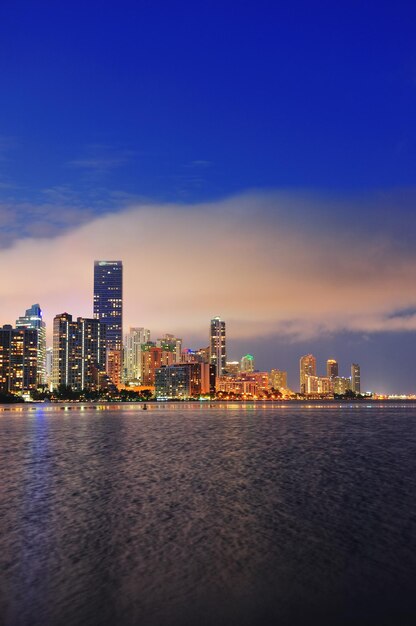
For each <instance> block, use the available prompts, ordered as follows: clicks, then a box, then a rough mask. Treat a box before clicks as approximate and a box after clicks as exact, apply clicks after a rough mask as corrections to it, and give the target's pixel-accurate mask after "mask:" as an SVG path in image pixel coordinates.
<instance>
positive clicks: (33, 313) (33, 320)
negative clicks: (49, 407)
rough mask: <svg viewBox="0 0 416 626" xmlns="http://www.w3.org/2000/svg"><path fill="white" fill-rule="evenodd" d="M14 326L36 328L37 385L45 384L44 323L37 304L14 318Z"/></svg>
mask: <svg viewBox="0 0 416 626" xmlns="http://www.w3.org/2000/svg"><path fill="white" fill-rule="evenodd" d="M16 328H34V329H35V330H37V351H38V357H37V377H38V380H37V382H38V385H46V324H45V322H44V321H43V318H42V310H41V308H40V306H39V304H32V306H31V307H30V309H26V313H25V315H23V316H22V317H19V319H17V320H16Z"/></svg>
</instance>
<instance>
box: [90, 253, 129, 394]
mask: <svg viewBox="0 0 416 626" xmlns="http://www.w3.org/2000/svg"><path fill="white" fill-rule="evenodd" d="M94 318H95V319H98V320H99V321H100V322H101V323H103V324H106V326H107V330H106V333H107V339H106V342H107V343H106V348H107V363H106V369H107V374H108V376H109V378H110V380H111V381H112V382H113V383H114V384H115V385H118V384H120V383H121V379H122V369H123V363H122V353H123V263H122V261H95V262H94Z"/></svg>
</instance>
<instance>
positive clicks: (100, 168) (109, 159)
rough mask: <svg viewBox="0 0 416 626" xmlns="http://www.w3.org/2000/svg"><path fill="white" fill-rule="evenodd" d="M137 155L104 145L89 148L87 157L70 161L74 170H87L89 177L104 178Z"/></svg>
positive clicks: (92, 145)
mask: <svg viewBox="0 0 416 626" xmlns="http://www.w3.org/2000/svg"><path fill="white" fill-rule="evenodd" d="M134 154H135V153H134V152H133V151H131V150H119V149H115V148H112V147H111V146H107V145H103V144H91V145H89V146H87V148H86V150H85V155H83V156H82V157H80V158H77V159H73V160H72V161H69V162H68V163H67V165H68V166H69V167H72V168H77V169H81V170H85V171H86V172H87V173H88V174H89V175H96V176H103V175H105V174H108V173H109V172H110V171H111V170H114V169H117V168H119V167H121V166H123V165H124V164H125V163H127V162H128V161H129V160H130V159H131V157H132V156H133V155H134Z"/></svg>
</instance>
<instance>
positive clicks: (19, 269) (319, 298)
mask: <svg viewBox="0 0 416 626" xmlns="http://www.w3.org/2000/svg"><path fill="white" fill-rule="evenodd" d="M39 210H40V211H41V209H39ZM377 211H379V213H378V214H379V219H382V220H383V219H384V218H383V217H382V214H383V211H382V210H381V209H380V210H379V209H377ZM367 213H368V212H367ZM386 215H387V214H386ZM0 218H2V219H3V223H2V226H1V230H2V232H4V229H5V228H7V215H6V216H5V214H4V213H3V214H2V213H1V212H0ZM43 218H44V222H45V224H46V223H48V222H49V221H50V222H51V226H50V228H51V230H50V233H51V235H49V233H48V232H47V231H46V232H44V236H39V235H40V234H39V233H33V237H30V238H26V239H23V240H19V241H16V242H15V243H14V244H13V245H12V246H11V247H9V248H7V249H3V250H0V285H1V288H0V289H1V309H0V322H1V323H10V322H13V321H14V320H15V318H16V317H17V316H18V315H21V314H22V313H23V311H24V309H25V308H27V307H28V306H30V305H31V304H32V303H34V302H39V303H40V304H41V305H42V306H43V308H44V310H45V313H46V316H47V321H48V323H49V327H50V325H51V320H52V318H53V316H54V315H55V314H56V313H58V312H62V311H68V312H70V313H73V314H74V315H91V314H92V275H93V272H92V266H93V261H94V259H99V258H103V259H104V258H107V259H122V260H123V261H124V267H125V280H124V299H125V315H124V321H125V327H126V328H127V327H128V326H130V325H144V326H147V327H149V328H151V330H152V331H154V335H156V334H157V333H159V332H175V333H178V334H179V335H180V336H183V337H184V339H185V340H186V338H187V337H193V338H194V340H198V339H200V342H202V343H207V324H208V320H209V319H210V317H212V316H213V315H221V316H222V317H223V318H224V319H226V320H227V322H228V329H229V335H230V336H234V337H235V338H241V337H243V336H247V337H262V336H263V337H264V336H265V335H268V334H269V333H273V334H276V333H278V334H281V335H284V336H286V337H290V338H292V339H293V340H299V339H302V340H304V339H306V338H310V337H317V336H327V335H328V334H331V333H336V332H340V331H345V330H347V331H348V330H352V331H360V332H370V333H371V332H374V331H377V332H378V331H401V330H415V329H416V313H415V307H416V292H415V289H414V285H415V284H416V251H414V250H413V245H408V242H410V241H411V240H412V239H413V235H414V232H415V231H414V224H413V223H410V222H408V223H407V224H404V225H403V227H402V226H398V225H397V224H396V227H394V228H393V225H392V228H391V229H390V234H387V233H388V232H389V231H388V229H386V228H385V223H384V222H383V224H384V226H383V229H378V228H377V224H376V223H375V222H374V223H371V220H370V221H369V222H368V223H367V224H363V225H360V227H357V224H356V223H355V222H349V221H348V220H347V219H345V220H344V219H343V218H342V212H339V211H338V212H337V213H336V214H335V213H334V214H333V216H332V218H331V213H330V210H329V206H328V205H327V204H325V201H324V200H321V202H320V207H319V201H318V199H317V198H308V197H303V198H300V197H297V196H295V195H293V194H292V195H290V194H269V195H261V194H254V193H253V194H248V195H243V196H239V197H235V198H231V199H228V200H225V201H221V202H216V203H210V204H203V205H195V206H189V205H150V204H148V205H141V206H132V207H130V208H129V209H126V210H123V211H121V212H118V213H111V214H108V215H105V216H102V217H99V218H94V217H93V216H91V215H88V219H89V220H90V221H88V222H87V223H82V222H83V219H84V218H85V215H83V216H80V217H78V215H77V213H76V212H74V213H71V214H70V215H68V216H67V217H66V218H65V219H64V222H65V225H66V226H67V227H70V230H69V231H67V232H65V233H64V234H61V235H60V236H56V231H55V230H54V229H55V226H54V224H55V222H54V220H53V219H52V218H53V215H51V214H50V213H49V212H48V211H46V213H45V214H44V215H43ZM386 219H387V217H386ZM392 224H393V222H392ZM402 231H403V232H402ZM29 234H30V233H28V234H27V235H29ZM52 235H55V236H52ZM35 236H37V237H38V238H35Z"/></svg>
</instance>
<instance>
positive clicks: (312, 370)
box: [299, 354, 316, 393]
mask: <svg viewBox="0 0 416 626" xmlns="http://www.w3.org/2000/svg"><path fill="white" fill-rule="evenodd" d="M307 376H316V358H315V357H314V356H313V354H306V355H305V356H302V357H301V358H300V361H299V379H300V393H307V378H306V377H307Z"/></svg>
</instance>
